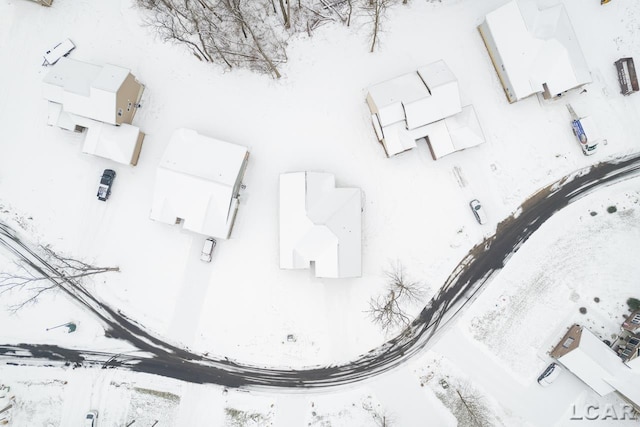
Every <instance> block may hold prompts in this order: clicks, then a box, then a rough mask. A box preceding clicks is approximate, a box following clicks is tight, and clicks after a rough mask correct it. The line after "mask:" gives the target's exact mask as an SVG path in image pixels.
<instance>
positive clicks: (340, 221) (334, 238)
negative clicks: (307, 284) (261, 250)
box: [280, 172, 362, 278]
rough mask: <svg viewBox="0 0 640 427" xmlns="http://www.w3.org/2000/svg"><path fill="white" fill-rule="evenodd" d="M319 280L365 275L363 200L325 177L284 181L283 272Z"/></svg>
mask: <svg viewBox="0 0 640 427" xmlns="http://www.w3.org/2000/svg"><path fill="white" fill-rule="evenodd" d="M312 264H313V265H314V267H315V275H316V277H325V278H347V277H360V276H361V275H362V196H361V192H360V189H358V188H336V184H335V177H334V176H333V175H332V174H329V173H321V172H293V173H285V174H281V175H280V268H283V269H304V268H310V266H311V265H312Z"/></svg>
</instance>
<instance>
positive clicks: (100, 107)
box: [43, 57, 129, 124]
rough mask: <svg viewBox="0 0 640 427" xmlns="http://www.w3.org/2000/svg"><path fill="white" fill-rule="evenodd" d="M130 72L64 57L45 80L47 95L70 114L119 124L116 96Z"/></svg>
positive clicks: (45, 93)
mask: <svg viewBox="0 0 640 427" xmlns="http://www.w3.org/2000/svg"><path fill="white" fill-rule="evenodd" d="M128 75H129V70H128V69H126V68H122V67H117V66H115V65H104V66H99V65H94V64H89V63H86V62H82V61H77V60H74V59H70V58H66V57H63V58H60V60H59V61H58V62H57V63H56V64H55V65H54V66H53V67H52V68H51V71H49V73H47V75H46V76H45V77H44V80H43V83H44V84H43V95H44V97H45V98H46V99H47V100H49V101H52V102H57V103H58V104H62V106H63V109H64V110H65V111H67V112H69V113H73V114H78V115H80V116H84V117H88V118H91V119H94V120H99V121H102V122H105V123H111V124H116V114H117V111H116V97H117V93H118V90H119V89H120V87H121V86H122V83H123V82H124V81H125V79H126V78H127V76H128Z"/></svg>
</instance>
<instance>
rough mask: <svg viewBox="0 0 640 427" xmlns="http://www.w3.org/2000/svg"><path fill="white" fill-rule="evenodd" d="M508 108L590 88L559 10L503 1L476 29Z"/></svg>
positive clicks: (566, 19) (579, 54)
mask: <svg viewBox="0 0 640 427" xmlns="http://www.w3.org/2000/svg"><path fill="white" fill-rule="evenodd" d="M478 29H479V30H480V34H481V36H482V38H483V40H484V44H485V46H486V48H487V51H488V52H489V56H490V57H491V60H492V62H493V65H494V67H495V69H496V72H497V73H498V77H499V78H500V81H501V82H502V86H503V88H504V91H505V94H506V96H507V99H508V100H509V102H516V101H519V100H521V99H523V98H526V97H528V96H530V95H533V94H535V93H542V94H543V96H544V97H545V98H546V99H549V98H553V97H556V96H559V95H561V94H562V93H564V92H566V91H567V90H570V89H574V88H577V87H580V86H582V85H584V84H586V83H590V82H591V74H590V72H589V69H588V66H587V62H586V60H585V58H584V55H583V53H582V49H581V48H580V44H579V43H578V39H577V37H576V34H575V32H574V30H573V26H572V25H571V21H570V20H569V16H568V15H567V11H566V9H565V8H564V6H563V5H562V4H557V5H554V6H551V7H548V8H545V9H539V8H538V6H537V5H536V3H535V1H533V0H520V1H518V2H516V1H515V0H512V1H509V2H508V3H506V4H504V5H503V6H501V7H499V8H498V9H496V10H494V11H492V12H490V13H488V14H487V15H486V17H485V20H484V22H483V23H482V24H480V26H479V27H478Z"/></svg>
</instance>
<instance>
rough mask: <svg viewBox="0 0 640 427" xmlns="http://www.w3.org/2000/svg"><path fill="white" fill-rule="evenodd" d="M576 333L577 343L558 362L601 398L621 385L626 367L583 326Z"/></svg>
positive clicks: (627, 369)
mask: <svg viewBox="0 0 640 427" xmlns="http://www.w3.org/2000/svg"><path fill="white" fill-rule="evenodd" d="M576 332H577V339H578V340H579V344H578V345H577V346H576V347H575V348H574V349H572V350H570V351H568V352H567V353H565V354H564V355H562V356H560V357H558V361H559V362H560V363H562V365H564V366H565V367H566V368H567V369H569V370H570V371H571V372H573V373H574V374H575V375H576V376H577V377H578V378H580V379H581V380H582V381H583V382H584V383H585V384H587V385H588V386H589V387H591V388H592V389H593V390H594V391H595V392H596V393H598V394H599V395H600V396H604V395H606V394H609V393H611V392H612V391H614V390H616V387H615V386H614V384H616V383H621V384H622V383H624V381H625V376H626V375H629V374H630V370H629V368H628V367H627V366H625V365H624V363H622V360H621V359H620V358H619V357H618V355H617V354H616V353H615V352H614V351H613V350H612V349H611V348H609V346H608V345H606V344H605V343H603V342H602V341H601V340H600V339H599V338H598V337H596V336H595V335H594V334H593V333H592V332H591V331H589V330H588V329H586V328H584V327H582V328H579V329H577V330H576Z"/></svg>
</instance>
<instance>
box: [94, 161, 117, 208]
mask: <svg viewBox="0 0 640 427" xmlns="http://www.w3.org/2000/svg"><path fill="white" fill-rule="evenodd" d="M115 178H116V171H114V170H111V169H105V170H104V172H103V173H102V178H100V185H99V186H98V200H102V201H103V202H104V201H106V200H107V199H108V198H109V195H110V194H111V186H112V185H113V180H114V179H115Z"/></svg>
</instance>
